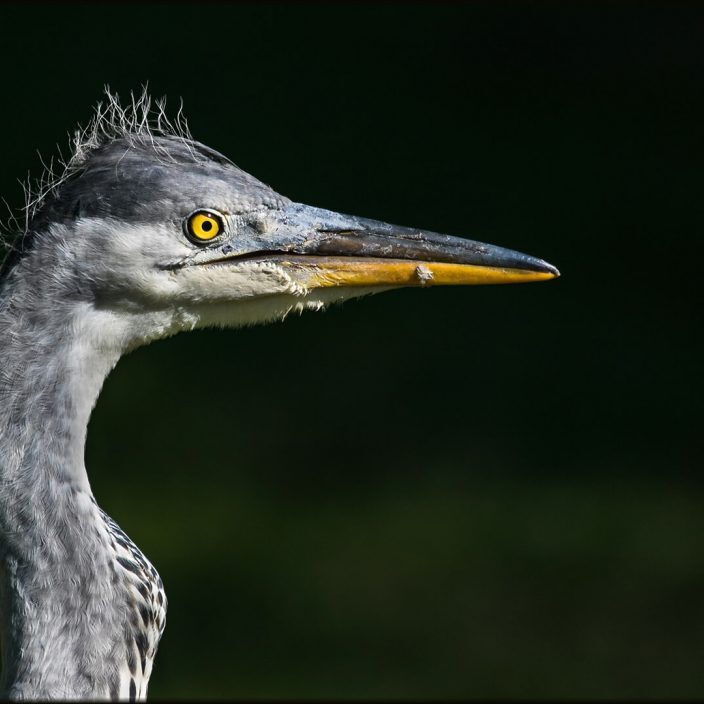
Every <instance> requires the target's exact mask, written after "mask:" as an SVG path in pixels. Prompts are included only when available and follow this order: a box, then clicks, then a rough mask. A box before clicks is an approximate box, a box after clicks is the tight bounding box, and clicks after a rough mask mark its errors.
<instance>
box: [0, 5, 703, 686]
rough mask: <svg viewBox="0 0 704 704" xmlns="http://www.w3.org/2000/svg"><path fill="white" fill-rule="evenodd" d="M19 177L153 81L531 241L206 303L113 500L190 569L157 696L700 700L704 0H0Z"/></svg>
mask: <svg viewBox="0 0 704 704" xmlns="http://www.w3.org/2000/svg"><path fill="white" fill-rule="evenodd" d="M0 23H1V27H2V31H1V41H0V65H1V66H2V67H3V68H2V84H3V97H2V103H1V105H2V109H1V110H0V124H1V126H2V132H1V134H2V170H1V171H2V173H1V174H0V177H1V179H2V181H1V183H0V186H1V187H0V193H2V194H3V195H4V196H5V197H6V198H7V199H8V200H9V201H10V202H11V203H13V204H15V205H20V204H21V198H22V196H21V190H20V189H19V187H18V186H17V185H16V182H15V178H16V177H23V176H24V175H25V174H26V171H27V170H28V169H30V170H32V171H33V172H36V171H37V169H38V167H39V166H40V165H39V159H38V158H37V156H36V154H35V150H36V149H39V151H40V152H41V153H42V155H44V156H49V155H51V154H52V153H53V151H54V145H55V143H57V142H58V143H61V144H65V141H66V140H65V133H66V132H67V130H70V129H72V128H73V126H74V125H75V124H76V123H77V122H83V123H85V122H86V121H87V120H88V118H89V117H90V114H91V110H92V105H93V104H94V103H95V102H96V101H97V100H98V99H99V98H100V95H101V91H102V87H103V85H104V84H109V85H110V86H111V88H112V89H114V90H115V91H117V92H119V93H120V94H121V95H122V96H123V99H124V98H126V97H127V96H128V94H129V91H130V90H135V91H139V90H140V86H141V85H142V84H143V83H145V82H148V83H149V87H150V91H151V92H152V93H153V94H154V95H155V96H161V95H166V96H168V97H169V100H170V104H171V106H172V113H173V112H175V110H176V108H177V107H178V100H179V98H180V97H182V98H183V101H184V105H185V112H186V115H187V117H188V118H189V123H190V126H191V129H192V131H193V134H194V136H195V137H196V138H197V139H199V140H200V141H202V142H204V143H206V144H208V145H210V146H212V147H214V148H216V149H218V150H219V151H222V152H224V153H225V154H227V155H228V156H230V157H231V158H233V159H234V160H235V162H236V163H238V164H239V165H240V166H241V167H242V168H244V169H245V170H247V171H251V172H252V173H253V174H254V175H256V176H257V177H258V178H260V179H262V180H264V181H265V182H267V183H270V184H271V185H272V186H274V188H276V189H277V190H278V191H280V192H281V193H284V194H285V195H287V196H289V197H291V198H293V199H294V200H298V201H302V202H306V203H309V204H311V205H317V206H321V207H325V208H330V209H333V210H339V211H342V212H348V213H355V214H359V215H365V216H367V217H373V218H377V219H381V220H386V221H389V222H396V223H399V224H406V225H412V226H416V227H421V228H427V229H432V230H436V231H440V232H447V233H450V234H456V235H465V236H468V237H471V238H474V239H479V240H484V241H487V242H492V243H494V244H500V245H503V246H508V247H512V248H515V249H519V250H522V251H527V252H528V253H530V254H533V255H536V256H540V257H543V258H545V259H547V260H548V261H550V262H551V263H553V264H555V265H557V266H558V267H559V268H560V269H561V271H562V274H563V276H562V278H561V279H560V280H558V281H553V282H549V283H543V284H533V285H527V286H507V287H476V288H475V287H468V288H464V289H431V290H423V291H421V290H405V291H394V292H391V293H387V294H384V295H382V296H379V297H372V298H368V299H364V300H361V301H357V302H354V303H349V304H347V305H345V306H343V307H339V308H335V309H332V310H330V311H328V312H326V313H324V314H318V315H312V314H306V315H304V316H303V317H293V318H291V319H289V320H287V321H286V323H285V324H283V325H273V326H269V327H261V328H253V329H248V330H242V331H205V332H198V333H193V334H190V335H182V336H179V337H176V338H173V339H170V340H166V341H162V342H159V343H157V344H154V345H152V346H150V347H148V348H144V349H141V350H139V351H137V352H135V353H133V354H131V355H130V356H128V357H127V358H126V359H125V360H124V361H122V362H121V363H120V365H118V367H117V369H116V370H115V372H114V373H113V374H112V375H111V376H110V378H109V379H108V381H107V383H106V386H105V389H104V392H103V394H102V396H101V398H100V400H99V402H98V405H97V408H96V410H95V413H94V416H93V419H92V421H91V427H90V431H89V438H88V447H87V463H88V468H89V471H90V475H91V481H92V484H93V488H94V490H95V493H96V496H97V498H98V500H99V502H100V503H101V504H102V505H103V506H104V508H105V509H106V510H107V511H108V512H109V513H110V514H111V515H112V516H113V517H114V518H115V519H116V520H117V521H118V522H119V523H120V524H121V525H122V527H123V528H124V529H125V530H126V531H127V532H128V533H129V534H130V535H131V537H132V538H133V539H134V540H135V541H136V542H137V543H138V544H139V545H140V546H141V547H142V548H143V549H144V550H145V552H146V553H147V555H148V556H149V557H150V558H151V559H152V560H153V561H154V563H155V564H156V566H157V567H158V568H159V570H160V572H161V574H162V577H163V578H164V581H165V583H166V588H167V592H168V594H169V598H170V610H169V615H168V619H167V630H166V634H165V637H164V639H163V641H162V645H161V647H160V651H159V654H158V657H157V661H156V664H155V671H154V675H153V677H152V684H151V688H150V691H151V695H152V696H153V697H159V696H196V695H198V696H229V697H245V696H246V697H318V696H321V697H322V696H335V697H358V698H364V697H372V696H373V697H429V696H444V697H455V696H462V697H488V696H493V697H549V696H569V697H602V696H604V697H605V696H609V697H616V696H619V697H648V696H656V697H667V696H681V697H701V696H704V678H703V677H702V658H703V656H704V647H703V644H704V638H703V636H702V632H703V628H704V598H703V597H704V552H703V549H704V484H703V482H702V478H701V471H700V464H701V459H700V457H701V414H700V409H701V391H702V388H701V386H702V385H701V373H700V369H699V366H700V360H701V348H702V345H701V343H702V336H701V325H700V303H699V302H698V301H697V300H696V290H697V288H698V286H697V284H698V282H699V280H700V278H701V262H702V232H703V228H702V226H703V224H704V207H703V205H702V203H703V202H704V201H703V199H702V196H701V191H702V167H703V165H704V160H703V158H702V157H703V156H704V153H703V149H702V146H703V145H702V133H703V130H702V125H704V97H703V88H702V86H703V85H704V81H703V69H704V48H703V47H704V33H703V30H704V7H702V5H698V4H696V3H686V4H680V3H674V2H663V3H659V4H655V3H643V2H641V3H636V2H632V3H592V4H586V3H578V2H573V3H535V2H520V3H467V4H459V3H458V4H450V3H448V4H444V5H443V4H435V5H431V4H426V5H422V4H414V5H403V4H359V5H339V4H335V5H323V4H318V5H298V4H286V5H278V4H270V3H262V4H257V5H245V4H242V5H239V4H234V5H221V4H205V3H202V4H199V5H198V6H195V5H186V4H158V5H138V4H124V5H102V4H100V5H67V6H53V5H36V4H28V5H23V6H12V5H3V6H2V7H0Z"/></svg>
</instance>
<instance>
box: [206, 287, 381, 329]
mask: <svg viewBox="0 0 704 704" xmlns="http://www.w3.org/2000/svg"><path fill="white" fill-rule="evenodd" d="M391 288H394V287H393V286H368V287H363V286H354V287H347V286H337V287H334V288H319V289H313V290H310V291H307V292H305V293H303V292H301V293H277V294H270V295H266V296H259V297H252V298H247V299H238V300H237V301H229V302H228V301H218V302H214V303H209V304H199V305H197V306H195V307H194V309H195V311H196V312H197V317H198V323H197V324H196V327H199V328H206V327H228V328H240V327H247V326H250V325H259V324H262V323H270V322H275V321H281V320H284V319H285V318H286V317H287V316H288V315H290V314H291V313H298V314H301V313H304V312H306V311H321V310H324V309H325V308H327V307H328V306H331V305H333V304H335V303H342V302H344V301H347V300H350V299H352V298H360V297H362V296H368V295H371V294H373V293H380V292H382V291H387V290H389V289H391Z"/></svg>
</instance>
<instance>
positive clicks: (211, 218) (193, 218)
mask: <svg viewBox="0 0 704 704" xmlns="http://www.w3.org/2000/svg"><path fill="white" fill-rule="evenodd" d="M185 226H186V227H185V230H186V234H187V235H188V236H189V237H190V238H191V239H193V240H196V241H197V242H208V241H209V240H212V239H213V238H214V237H217V236H218V235H219V234H220V233H222V231H223V229H224V226H223V223H222V217H221V216H220V215H219V214H218V213H215V212H213V211H212V210H196V212H195V213H191V214H190V215H189V216H188V217H187V218H186V222H185Z"/></svg>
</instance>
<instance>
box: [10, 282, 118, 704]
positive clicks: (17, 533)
mask: <svg viewBox="0 0 704 704" xmlns="http://www.w3.org/2000/svg"><path fill="white" fill-rule="evenodd" d="M6 291H7V289H6ZM95 324H96V321H94V320H91V318H90V315H89V314H88V312H87V311H86V310H84V309H82V308H81V307H80V306H77V305H68V304H65V305H61V304H60V303H56V302H55V301H52V300H51V299H50V297H43V296H42V292H41V291H31V290H27V289H26V287H24V289H23V286H22V284H21V283H18V284H17V286H16V287H15V288H14V289H13V294H12V296H11V297H8V296H7V295H2V296H0V360H1V361H0V364H1V366H0V577H1V579H0V587H1V589H0V619H1V626H2V630H1V635H2V659H3V680H4V682H5V687H6V688H5V689H4V691H5V694H7V693H8V692H9V693H10V694H12V695H13V696H24V695H27V696H30V697H32V696H34V697H37V696H39V697H42V696H47V695H49V696H57V694H56V692H57V690H56V681H57V680H60V679H61V678H64V679H67V678H71V677H73V678H74V679H73V681H74V683H75V685H76V687H75V688H73V689H68V690H66V691H65V692H64V695H65V696H68V697H70V696H74V695H75V694H76V692H78V691H81V690H80V687H81V684H80V682H79V681H78V680H80V676H79V673H77V672H75V671H72V667H73V663H75V662H79V661H81V660H82V661H83V662H85V657H83V656H82V655H81V654H80V653H79V652H78V651H79V650H80V651H81V652H83V653H84V654H85V653H86V652H89V651H90V649H91V648H93V647H95V646H96V642H95V641H96V633H97V636H98V637H99V638H102V637H103V636H104V635H105V632H101V631H100V627H101V625H103V626H104V628H105V629H106V630H110V629H112V630H113V631H115V630H116V629H119V628H120V627H121V624H120V623H119V616H118V615H117V614H115V615H112V614H110V613H109V612H110V609H109V607H106V604H107V603H108V602H109V600H110V598H111V596H112V594H114V589H115V587H114V586H113V587H109V586H106V585H109V584H110V580H111V579H113V582H114V574H112V573H111V565H110V563H109V559H108V557H109V555H107V554H106V553H107V551H106V549H105V545H106V540H107V539H106V534H105V530H104V526H103V525H102V518H101V515H100V511H99V509H98V507H97V505H96V503H95V501H94V499H93V496H92V492H91V488H90V484H89V481H88V477H87V474H86V470H85V466H84V460H83V453H84V446H85V438H86V428H87V425H88V420H89V417H90V413H91V410H92V408H93V406H94V404H95V401H96V399H97V397H98V393H99V391H100V388H101V386H102V384H103V381H104V379H105V377H106V376H107V374H108V373H109V371H110V370H111V369H112V367H113V366H114V364H115V363H116V361H117V359H118V357H119V353H118V351H117V350H111V349H110V348H108V347H100V346H98V345H97V344H95V343H94V340H96V339H99V336H98V335H92V334H91V329H92V327H93V326H94V325H95ZM111 589H112V590H113V591H110V590H111ZM115 608H116V609H117V608H118V607H117V606H116V607H115ZM100 609H102V613H100ZM91 629H93V635H92V636H91ZM108 640H109V639H108ZM54 670H56V671H54ZM59 670H61V672H62V673H63V674H60V673H59ZM84 675H85V673H84ZM52 678H53V679H54V682H52ZM76 678H78V679H76ZM40 683H42V684H41V685H40ZM23 687H24V689H23ZM42 687H44V688H42ZM86 691H87V690H86Z"/></svg>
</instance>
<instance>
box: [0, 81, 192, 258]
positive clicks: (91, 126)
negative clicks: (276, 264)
mask: <svg viewBox="0 0 704 704" xmlns="http://www.w3.org/2000/svg"><path fill="white" fill-rule="evenodd" d="M155 137H172V138H175V139H178V140H180V141H181V142H182V143H183V144H184V145H185V146H186V147H187V148H188V150H189V152H191V153H192V154H193V158H194V160H197V156H196V154H195V153H194V152H193V150H192V148H191V144H192V141H193V138H192V136H191V134H190V131H189V128H188V122H187V121H186V118H185V117H184V115H183V103H181V104H180V105H179V109H178V111H177V113H176V116H175V117H174V118H173V119H170V118H169V117H168V115H167V114H166V98H159V99H156V100H154V99H152V98H151V97H150V95H149V93H148V90H147V86H144V87H143V88H142V91H141V92H140V93H139V94H137V95H135V94H134V93H133V92H130V100H129V102H127V103H126V104H125V105H123V104H122V103H121V102H120V98H119V96H118V95H117V93H113V92H112V91H111V90H110V88H109V87H108V86H106V87H105V98H104V99H103V100H101V101H99V102H98V103H97V105H96V106H95V108H94V111H93V117H92V118H91V120H90V121H89V122H88V124H87V125H86V126H85V127H83V126H81V125H78V127H77V128H76V130H75V131H74V132H73V134H70V135H69V150H70V155H69V156H68V157H67V158H65V157H64V156H63V154H62V152H61V147H60V146H59V147H57V149H58V154H57V155H56V156H54V157H52V158H51V159H50V160H49V161H46V160H45V159H43V158H42V156H41V154H40V155H39V159H40V161H41V164H42V172H41V174H40V175H39V176H38V177H37V178H32V177H30V176H28V177H27V178H26V179H25V180H24V181H20V184H21V186H22V190H23V191H24V205H23V206H22V208H21V209H20V210H19V211H14V210H13V209H12V208H10V206H9V205H8V204H7V201H5V200H4V199H3V202H4V203H5V205H6V207H7V210H8V212H9V217H7V218H6V220H5V222H4V223H0V248H3V249H6V250H7V253H8V254H9V253H11V252H13V251H15V252H17V251H22V249H23V248H24V241H25V238H26V237H27V236H28V235H29V234H30V232H31V229H32V220H33V219H34V217H35V215H36V214H37V212H38V211H39V210H40V208H41V207H42V205H43V204H44V203H45V202H46V201H47V199H49V198H50V197H51V196H54V195H56V194H57V192H58V190H59V188H60V187H61V185H62V184H63V183H64V182H65V181H66V180H67V179H69V178H70V177H71V176H73V175H75V174H77V173H79V172H80V171H81V169H82V168H83V166H84V164H85V163H86V162H87V161H88V159H89V157H90V156H91V154H92V153H93V152H95V151H96V150H97V149H99V148H101V147H103V146H105V145H106V144H109V143H110V142H113V141H115V140H117V139H122V140H126V141H127V142H129V143H130V144H132V145H149V146H151V147H152V148H153V149H154V151H155V153H157V154H158V155H160V156H162V157H163V158H164V159H166V160H168V159H169V158H170V155H169V153H168V152H166V151H164V150H161V149H160V147H159V146H158V144H156V143H155V142H154V138H155ZM162 151H163V154H162V153H161V152H162Z"/></svg>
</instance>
